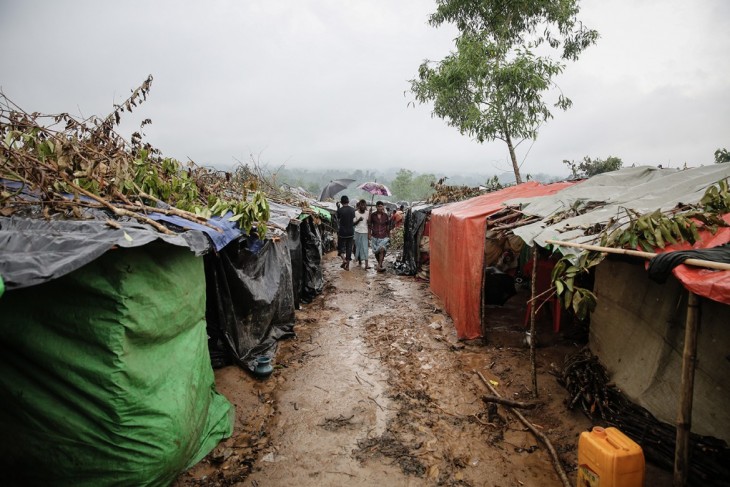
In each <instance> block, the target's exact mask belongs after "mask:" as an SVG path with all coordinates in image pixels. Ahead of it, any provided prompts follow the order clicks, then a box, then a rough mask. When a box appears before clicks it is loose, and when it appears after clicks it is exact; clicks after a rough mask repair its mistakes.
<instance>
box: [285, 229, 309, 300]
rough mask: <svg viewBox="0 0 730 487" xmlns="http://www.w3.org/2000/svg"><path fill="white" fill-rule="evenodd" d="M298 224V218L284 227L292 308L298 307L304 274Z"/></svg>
mask: <svg viewBox="0 0 730 487" xmlns="http://www.w3.org/2000/svg"><path fill="white" fill-rule="evenodd" d="M308 219H309V218H308ZM300 225H301V221H300V220H292V221H291V223H289V226H288V227H287V228H286V235H287V237H288V239H289V241H288V243H289V257H290V259H291V281H292V287H293V289H294V309H299V305H300V300H299V294H300V293H301V291H302V279H303V275H304V257H303V255H302V241H301V235H300V233H301V231H300V228H299V227H300Z"/></svg>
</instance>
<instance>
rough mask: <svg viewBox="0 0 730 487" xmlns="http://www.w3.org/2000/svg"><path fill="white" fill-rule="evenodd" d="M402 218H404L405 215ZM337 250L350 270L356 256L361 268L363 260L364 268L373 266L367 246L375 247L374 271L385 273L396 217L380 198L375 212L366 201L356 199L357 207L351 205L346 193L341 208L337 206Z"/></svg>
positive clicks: (342, 198)
mask: <svg viewBox="0 0 730 487" xmlns="http://www.w3.org/2000/svg"><path fill="white" fill-rule="evenodd" d="M400 216H401V218H400V220H399V221H402V214H401V215H400ZM337 220H338V221H339V229H338V230H337V252H338V254H339V256H340V258H341V259H342V264H341V265H340V267H342V268H343V269H345V270H346V271H347V270H350V262H351V261H352V256H353V247H354V257H355V259H356V260H357V265H358V267H359V266H361V265H362V264H363V263H364V264H365V269H370V259H369V257H368V248H372V250H373V254H374V255H375V260H376V262H377V265H376V267H375V270H377V271H378V272H384V271H385V266H384V264H383V261H384V260H385V253H386V252H387V250H388V247H389V246H390V231H391V229H392V228H393V226H394V223H395V222H394V218H391V217H390V215H388V213H387V212H386V211H385V203H383V202H382V201H378V202H377V203H376V204H375V212H373V211H372V210H368V207H367V201H365V200H360V201H358V202H357V208H353V207H352V206H350V199H349V198H348V197H347V196H342V197H341V198H340V207H339V208H338V209H337Z"/></svg>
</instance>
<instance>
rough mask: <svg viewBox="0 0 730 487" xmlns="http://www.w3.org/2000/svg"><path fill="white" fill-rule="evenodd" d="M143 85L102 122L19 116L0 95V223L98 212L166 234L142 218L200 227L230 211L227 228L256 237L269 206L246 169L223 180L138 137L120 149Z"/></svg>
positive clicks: (146, 86) (263, 226)
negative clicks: (162, 217)
mask: <svg viewBox="0 0 730 487" xmlns="http://www.w3.org/2000/svg"><path fill="white" fill-rule="evenodd" d="M151 84H152V77H151V76H150V77H148V78H147V79H146V80H145V81H144V83H142V85H141V86H140V87H139V88H137V89H135V90H133V91H132V94H131V95H130V97H129V98H128V99H127V100H125V101H124V102H123V103H121V104H119V105H115V107H114V111H113V112H112V113H111V114H109V115H108V116H107V117H106V118H103V119H101V118H98V117H91V118H88V119H85V120H80V119H77V118H75V117H73V116H71V115H69V114H68V113H61V114H57V115H42V114H39V113H37V112H36V113H27V112H25V111H23V110H22V109H20V108H19V107H18V106H17V105H15V104H14V103H12V102H11V101H10V100H9V99H8V98H7V97H6V96H5V95H4V94H0V215H2V216H10V215H13V214H20V215H23V216H32V217H40V216H42V217H44V218H75V219H80V218H87V217H88V213H87V212H84V209H86V208H98V209H102V210H104V211H105V212H106V213H107V214H109V215H110V216H114V217H116V218H118V217H129V218H133V219H136V220H138V221H141V222H144V223H148V224H150V225H152V226H154V227H155V228H157V229H158V230H159V231H161V232H165V233H169V230H168V229H167V228H166V227H164V226H163V225H160V224H158V223H156V222H154V221H153V220H151V219H150V218H149V217H148V216H147V214H149V213H150V212H158V213H167V214H172V215H176V216H179V217H181V218H184V219H187V220H190V221H194V222H198V223H202V224H207V223H206V221H207V220H208V218H210V217H211V216H213V215H220V216H223V215H226V214H227V213H228V212H229V211H230V212H231V213H232V216H230V220H231V221H236V222H238V224H239V226H240V227H241V228H242V229H244V230H245V231H246V232H249V231H251V229H252V228H253V227H256V228H257V230H258V232H259V234H260V236H262V237H263V235H265V233H266V222H267V221H268V219H269V206H268V202H267V200H266V198H265V195H264V194H263V193H262V192H261V191H258V190H257V189H258V187H259V185H260V181H259V180H258V179H257V178H256V175H255V174H253V173H252V172H251V171H250V170H249V169H248V168H247V167H244V168H239V169H238V170H237V171H236V172H235V173H234V174H231V173H226V172H222V171H215V170H211V169H207V168H203V167H200V166H197V165H195V163H193V162H192V161H190V162H188V163H186V164H182V163H180V162H179V161H177V160H175V159H172V158H169V157H163V156H162V155H161V153H160V151H159V150H158V149H155V148H154V147H152V146H151V145H150V144H149V143H145V142H143V140H142V135H141V134H140V132H135V133H133V134H132V136H131V138H130V140H129V141H127V140H125V139H124V138H123V137H122V136H121V135H119V134H118V133H117V132H116V131H115V128H116V127H117V126H118V125H119V123H120V121H121V115H122V113H125V112H129V113H131V112H132V111H133V110H134V109H135V108H136V107H138V106H139V105H140V104H141V103H142V102H144V101H145V100H146V99H147V95H148V93H149V91H150V87H151ZM149 123H151V122H150V120H149V119H146V120H144V121H143V122H142V123H141V127H140V130H141V129H142V128H143V127H144V126H145V125H147V124H149Z"/></svg>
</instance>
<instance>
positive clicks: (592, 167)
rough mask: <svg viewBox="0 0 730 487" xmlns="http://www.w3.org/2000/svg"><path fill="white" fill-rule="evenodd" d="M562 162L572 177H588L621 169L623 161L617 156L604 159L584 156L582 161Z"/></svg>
mask: <svg viewBox="0 0 730 487" xmlns="http://www.w3.org/2000/svg"><path fill="white" fill-rule="evenodd" d="M563 164H565V165H566V166H568V168H569V169H570V172H571V175H572V177H573V179H579V178H590V177H591V176H595V175H596V174H601V173H604V172H610V171H617V170H619V169H621V166H622V165H623V162H622V161H621V159H620V158H618V157H613V156H608V157H607V158H606V159H595V160H593V159H591V158H590V157H588V156H585V157H584V158H583V160H582V161H580V162H575V161H568V160H565V159H564V160H563Z"/></svg>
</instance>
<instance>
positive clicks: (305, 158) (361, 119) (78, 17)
mask: <svg viewBox="0 0 730 487" xmlns="http://www.w3.org/2000/svg"><path fill="white" fill-rule="evenodd" d="M580 5H581V9H582V10H581V13H580V16H579V18H580V19H581V20H582V21H583V22H584V24H585V25H587V26H588V27H591V28H594V29H596V30H598V31H599V33H600V35H601V38H600V39H599V41H598V43H597V45H595V46H593V47H591V48H589V49H588V50H587V51H585V52H584V54H583V56H582V57H581V58H580V59H579V61H578V62H576V63H572V64H569V65H568V66H567V68H566V71H565V73H564V74H563V75H562V76H561V77H560V78H559V79H558V80H557V81H558V84H559V86H560V88H561V89H562V91H563V93H564V94H565V95H566V96H568V97H570V98H571V99H572V100H573V104H574V105H573V108H571V109H570V110H568V111H567V112H559V111H554V115H555V118H554V119H553V120H551V121H549V122H548V123H547V124H545V125H544V126H543V127H542V128H541V130H540V134H539V136H538V138H537V140H536V141H535V142H534V144H532V143H531V142H529V141H527V142H525V143H523V144H522V145H521V146H520V148H519V149H520V150H519V154H518V157H519V158H520V159H521V160H523V161H524V162H523V165H522V171H523V174H524V173H539V172H542V173H548V174H555V175H561V174H567V169H566V167H565V165H564V164H562V162H561V161H562V160H563V159H575V160H578V159H582V158H583V156H591V157H593V158H596V157H599V158H605V157H607V156H609V155H614V156H618V157H621V158H622V159H623V161H624V165H631V164H632V163H636V164H637V165H638V164H663V165H664V166H665V167H666V166H671V167H678V166H682V165H683V164H684V163H685V162H686V163H687V164H688V165H690V166H696V165H700V164H711V163H712V162H713V152H714V151H715V149H717V148H719V147H727V148H729V149H730V29H728V21H729V20H730V2H729V1H727V0H697V1H694V2H687V1H686V0H611V1H606V0H587V1H583V2H581V4H580ZM434 8H435V2H434V1H432V0H430V1H427V0H361V1H359V0H351V1H345V0H240V1H234V0H229V1H208V2H202V1H201V2H190V1H180V0H175V1H154V2H147V1H117V2H107V1H98V0H88V1H81V0H69V1H56V0H48V1H41V0H0V45H1V46H2V49H1V50H0V56H1V57H2V63H1V64H0V66H2V68H1V70H0V87H2V90H3V92H4V93H5V95H6V96H7V97H8V98H10V99H11V100H12V101H14V102H15V103H17V104H18V105H20V106H21V107H22V108H23V109H24V110H26V111H28V112H32V111H39V112H42V113H56V112H63V111H65V112H70V113H72V114H75V115H81V116H84V117H87V116H90V115H102V116H103V115H106V114H108V113H109V112H110V111H111V108H112V104H113V103H114V102H120V101H122V100H124V99H125V98H127V96H128V95H129V93H130V90H131V89H133V88H136V87H137V86H139V85H140V84H141V83H142V81H143V80H144V79H145V78H146V76H147V75H148V74H152V75H153V77H154V82H153V84H152V90H151V93H150V97H149V98H148V101H147V102H146V103H145V104H143V105H142V106H141V107H140V108H139V109H138V110H137V111H136V112H135V114H134V116H133V117H129V116H128V118H129V120H128V122H127V123H126V125H125V130H126V133H125V136H128V135H129V133H131V131H132V127H133V126H138V124H139V122H140V121H141V120H142V119H144V118H151V119H152V125H151V126H147V127H145V130H144V132H145V134H146V136H147V140H148V141H149V142H151V143H152V144H153V145H155V146H156V147H158V148H160V149H161V150H162V152H163V154H164V155H167V156H171V157H175V158H177V159H180V160H183V161H184V160H187V159H188V158H190V159H193V160H194V161H195V162H197V163H198V164H200V165H215V166H218V167H224V166H226V165H231V164H235V162H236V160H240V161H244V162H245V161H248V160H249V158H250V155H252V154H253V155H254V156H255V158H256V159H258V160H259V161H260V162H262V163H266V164H268V165H270V166H280V165H285V166H287V167H290V168H296V167H303V168H323V167H327V168H329V167H339V166H343V167H347V169H348V171H349V168H351V167H354V168H359V169H387V168H396V169H397V168H409V169H412V170H415V171H418V172H433V173H436V174H437V175H450V174H457V173H465V172H476V173H480V174H494V173H500V172H503V171H509V170H510V164H509V162H508V161H509V158H508V154H507V149H506V146H505V145H504V143H502V142H500V141H494V142H490V143H485V144H478V143H477V142H475V141H473V140H470V139H469V138H468V137H467V136H462V135H460V134H459V133H458V131H457V130H456V129H454V128H451V127H448V126H447V125H446V124H445V122H444V121H442V120H441V119H438V118H432V117H431V110H430V106H428V105H416V106H415V107H414V106H413V105H411V106H409V102H411V101H413V97H412V95H410V93H409V91H408V90H409V83H408V80H409V79H412V78H414V77H415V76H416V73H417V69H418V66H419V64H420V63H421V62H422V61H423V60H424V59H426V58H428V59H432V60H438V59H441V58H442V57H444V56H445V55H446V54H448V52H449V51H450V50H452V49H453V38H454V37H455V36H456V31H455V29H454V28H452V27H442V28H439V29H434V28H432V27H430V26H428V25H427V18H428V15H429V14H430V13H431V12H432V11H433V10H434Z"/></svg>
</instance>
